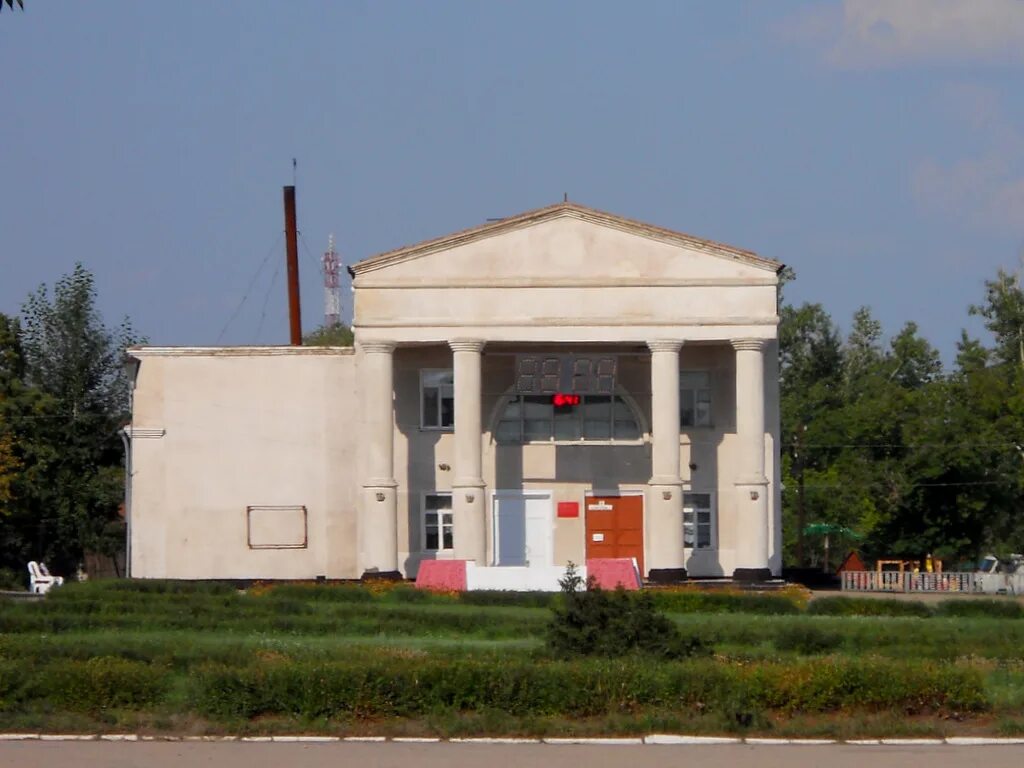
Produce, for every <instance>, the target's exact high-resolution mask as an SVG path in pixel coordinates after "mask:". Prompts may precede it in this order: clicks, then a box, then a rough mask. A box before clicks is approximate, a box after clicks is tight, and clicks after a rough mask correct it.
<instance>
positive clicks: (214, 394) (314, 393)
mask: <svg viewBox="0 0 1024 768" xmlns="http://www.w3.org/2000/svg"><path fill="white" fill-rule="evenodd" d="M130 354H132V355H133V356H134V357H135V358H136V359H137V360H138V361H139V366H138V373H137V378H136V382H135V387H134V392H133V423H132V427H131V431H132V433H133V435H134V436H133V438H132V457H131V458H132V477H131V504H130V510H129V514H130V532H131V565H130V568H131V571H130V572H131V575H132V576H134V577H139V578H177V579H200V578H202V579H211V578H222V579H223V578H236V579H251V578H278V579H282V578H287V579H300V578H302V579H305V578H315V577H317V576H326V577H328V578H354V577H357V576H358V575H359V573H358V572H357V571H356V548H355V543H354V542H355V537H356V531H355V521H356V514H355V504H356V500H355V487H356V485H357V478H356V469H355V464H354V460H355V456H354V448H353V444H354V435H353V431H352V429H351V417H352V416H353V414H354V413H355V412H356V411H357V406H356V404H355V388H354V365H353V355H352V354H351V350H346V349H326V348H315V347H312V348H310V347H306V348H288V347H281V348H273V347H271V348H268V347H262V348H220V349H209V350H203V349H153V348H149V349H136V350H132V351H131V352H130ZM249 506H260V507H275V506H286V507H301V506H304V507H305V508H306V514H307V525H308V536H307V541H306V545H305V546H304V547H301V548H281V549H278V548H273V547H274V546H275V545H295V544H296V543H297V542H296V525H297V524H298V523H297V517H298V516H299V515H300V514H301V513H299V512H296V511H290V510H263V511H260V512H257V514H256V519H255V521H254V522H255V523H256V527H255V529H254V530H253V531H252V533H253V535H254V538H255V541H254V542H253V543H255V544H257V545H263V546H264V547H266V548H255V549H254V548H252V547H250V540H249V539H250V537H249V534H250V531H249V524H248V520H247V507H249ZM276 520H279V522H275V521H276Z"/></svg>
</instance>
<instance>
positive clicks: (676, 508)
mask: <svg viewBox="0 0 1024 768" xmlns="http://www.w3.org/2000/svg"><path fill="white" fill-rule="evenodd" d="M682 345H683V343H682V341H680V340H678V339H659V340H656V341H650V342H648V343H647V346H648V347H649V348H650V350H651V429H652V432H653V434H652V436H651V479H650V482H649V483H648V486H647V507H646V509H645V517H646V520H645V521H644V532H645V539H646V541H647V554H646V563H647V569H648V571H651V570H662V569H678V568H682V567H683V566H684V565H685V558H684V552H683V499H682V484H683V481H682V479H681V478H680V475H679V349H680V347H682Z"/></svg>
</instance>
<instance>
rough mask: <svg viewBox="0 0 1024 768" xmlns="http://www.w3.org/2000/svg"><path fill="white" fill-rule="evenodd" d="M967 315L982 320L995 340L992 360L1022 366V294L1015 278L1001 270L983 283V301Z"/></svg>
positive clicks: (1023, 364) (1017, 366)
mask: <svg viewBox="0 0 1024 768" xmlns="http://www.w3.org/2000/svg"><path fill="white" fill-rule="evenodd" d="M969 311H970V313H971V314H972V315H975V316H979V317H982V318H983V319H984V321H985V327H986V328H987V329H988V330H989V331H990V332H991V333H992V336H993V337H994V340H995V349H994V350H993V354H994V357H995V360H996V361H997V362H999V363H1002V364H1004V365H1007V366H1009V367H1011V368H1021V367H1024V291H1022V290H1021V287H1020V281H1019V280H1018V279H1017V277H1016V276H1014V275H1011V274H1010V273H1009V272H1006V271H1005V270H1002V269H1000V270H999V272H998V273H997V274H996V278H995V279H994V280H986V281H985V302H984V303H983V304H978V305H972V306H971V307H970V310H969Z"/></svg>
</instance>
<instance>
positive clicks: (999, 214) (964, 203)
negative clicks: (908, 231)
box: [911, 84, 1024, 235]
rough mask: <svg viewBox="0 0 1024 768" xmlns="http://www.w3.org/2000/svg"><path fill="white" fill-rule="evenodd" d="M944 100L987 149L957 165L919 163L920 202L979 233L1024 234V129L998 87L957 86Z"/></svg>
mask: <svg viewBox="0 0 1024 768" xmlns="http://www.w3.org/2000/svg"><path fill="white" fill-rule="evenodd" d="M944 101H945V103H946V106H947V107H948V108H950V109H951V111H952V113H953V116H954V119H955V120H956V121H957V122H960V123H961V124H962V125H964V126H965V128H966V129H967V130H969V131H971V132H972V133H973V134H974V138H975V139H977V140H978V143H979V144H980V145H981V147H982V148H981V150H980V151H979V152H978V153H977V154H976V155H975V156H973V157H965V158H961V159H959V160H956V161H954V162H951V163H941V162H939V161H937V160H934V159H925V160H922V161H921V162H920V163H918V165H917V167H916V169H915V170H914V173H913V175H912V177H911V191H912V193H913V196H914V199H915V201H916V202H917V204H918V205H919V206H920V208H921V209H922V210H924V211H926V212H929V213H934V214H938V215H941V216H943V217H947V218H952V219H954V220H955V219H959V220H961V221H963V222H964V223H966V224H967V225H968V226H970V227H972V228H975V229H979V230H986V231H991V230H997V231H1001V232H1010V233H1013V234H1015V235H1024V131H1022V130H1021V128H1020V127H1019V126H1017V125H1015V124H1014V122H1013V121H1012V120H1011V119H1009V117H1008V116H1007V115H1006V113H1005V111H1004V110H1003V108H1002V101H1001V99H1000V97H999V93H998V92H997V91H996V90H994V89H992V88H988V87H984V86H979V85H973V84H968V85H964V84H958V85H953V86H950V87H948V88H947V89H946V90H945V92H944Z"/></svg>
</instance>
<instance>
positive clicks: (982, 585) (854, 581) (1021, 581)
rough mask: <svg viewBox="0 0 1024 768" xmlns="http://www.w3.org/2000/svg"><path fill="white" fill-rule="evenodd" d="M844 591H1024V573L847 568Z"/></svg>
mask: <svg viewBox="0 0 1024 768" xmlns="http://www.w3.org/2000/svg"><path fill="white" fill-rule="evenodd" d="M841 576H842V589H843V591H844V592H953V593H957V592H969V593H982V594H992V595H995V594H1010V595H1020V594H1024V573H1013V574H1006V573H974V572H967V573H964V572H955V571H954V572H950V573H911V572H910V571H904V572H903V573H900V572H899V571H843V573H842V574H841Z"/></svg>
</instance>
